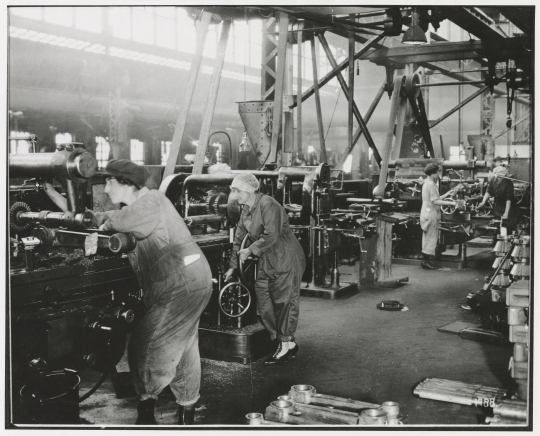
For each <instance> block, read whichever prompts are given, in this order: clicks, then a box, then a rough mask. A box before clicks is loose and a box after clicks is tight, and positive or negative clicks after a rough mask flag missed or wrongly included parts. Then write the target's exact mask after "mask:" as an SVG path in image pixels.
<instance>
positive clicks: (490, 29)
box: [440, 6, 508, 41]
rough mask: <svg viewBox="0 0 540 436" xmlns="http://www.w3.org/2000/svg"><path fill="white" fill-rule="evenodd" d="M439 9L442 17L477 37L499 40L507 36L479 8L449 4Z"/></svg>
mask: <svg viewBox="0 0 540 436" xmlns="http://www.w3.org/2000/svg"><path fill="white" fill-rule="evenodd" d="M440 9H441V12H442V15H443V16H444V17H446V18H447V19H449V20H450V21H452V22H453V23H455V24H457V25H458V26H459V27H461V28H462V29H463V30H465V31H466V32H469V33H470V34H471V35H474V36H476V37H477V38H479V39H484V40H492V41H493V40H496V41H500V40H502V39H505V38H507V37H508V35H507V34H506V33H505V32H504V31H503V30H502V29H501V28H500V27H499V26H498V25H497V23H496V22H495V21H494V20H493V19H491V18H490V17H489V16H488V15H486V14H485V13H484V12H482V10H480V8H475V7H462V6H451V7H444V8H440Z"/></svg>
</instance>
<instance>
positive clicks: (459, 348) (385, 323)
mask: <svg viewBox="0 0 540 436" xmlns="http://www.w3.org/2000/svg"><path fill="white" fill-rule="evenodd" d="M488 272H489V271H486V270H483V271H482V270H472V269H465V270H460V271H457V270H447V269H445V270H438V271H426V270H423V269H421V268H420V267H418V266H410V265H409V266H407V265H394V266H393V276H394V277H395V278H400V277H405V276H408V277H409V282H408V283H407V284H405V285H404V286H402V287H401V288H397V289H382V288H362V289H361V292H360V294H358V295H355V296H352V297H349V298H346V299H342V300H322V299H315V298H306V297H302V299H301V311H300V323H299V326H298V331H297V342H298V344H299V347H300V351H299V353H298V355H297V356H296V358H295V359H294V360H292V361H289V362H287V363H285V364H283V365H279V366H272V367H268V366H267V365H264V363H263V362H262V361H258V362H254V363H252V364H250V365H242V364H239V363H225V362H217V361H211V360H206V359H203V362H202V365H203V375H202V392H201V400H200V404H199V409H198V412H197V414H196V424H198V425H203V426H206V425H208V426H211V425H241V424H243V423H244V420H245V418H244V417H245V415H246V414H247V413H249V412H261V413H264V411H265V409H266V407H267V406H268V405H269V403H270V402H271V401H273V400H274V399H276V398H277V397H278V396H279V395H283V394H286V393H287V392H288V390H289V388H290V386H292V385H294V384H310V385H313V386H315V387H316V389H317V391H318V392H320V393H324V394H329V395H336V396H340V397H347V398H352V399H357V400H361V401H368V402H373V403H378V404H380V403H382V402H383V401H397V402H399V403H400V405H401V411H402V414H403V415H406V416H407V418H406V421H405V424H406V425H413V426H421V425H451V426H455V425H479V424H482V423H483V422H484V416H486V411H485V410H484V409H481V408H477V407H474V406H464V405H458V404H452V403H445V402H439V401H433V400H427V399H421V398H419V397H416V396H415V395H413V393H412V391H413V389H414V387H415V385H416V384H417V383H418V382H420V381H421V380H423V379H424V378H426V377H435V378H446V379H451V380H457V381H462V382H467V383H477V384H478V383H480V384H483V385H487V386H493V387H509V386H510V385H511V378H510V376H509V373H508V370H507V368H508V361H509V358H510V356H511V355H512V348H511V346H497V345H490V344H482V343H478V342H473V341H468V340H462V339H460V338H459V336H455V335H450V334H445V333H440V332H438V331H437V327H441V326H444V325H447V324H450V323H452V322H454V321H464V322H470V323H474V324H477V323H478V317H477V316H476V315H475V314H473V313H471V312H466V311H463V310H462V309H461V308H460V305H461V304H463V303H464V302H465V299H466V295H467V293H469V292H471V291H477V290H478V289H480V288H481V287H482V286H483V284H484V276H485V275H487V274H488ZM355 273H356V269H355V267H343V268H342V280H343V281H352V279H353V276H354V275H356V274H355ZM382 300H399V301H401V302H402V303H404V304H405V305H406V306H407V307H408V308H409V309H410V310H409V311H406V312H402V311H401V312H386V311H381V310H378V309H377V308H376V305H377V303H379V302H380V301H382ZM82 377H83V382H82V383H81V394H82V393H83V392H84V391H86V390H87V389H88V388H90V387H91V386H92V383H93V382H95V380H96V379H97V374H95V373H94V374H92V373H90V372H89V373H83V374H82ZM136 403H137V401H136V400H135V399H134V398H129V399H122V400H120V399H117V398H116V397H115V395H114V391H113V390H112V385H111V383H110V381H107V382H105V383H104V385H103V386H102V387H101V388H100V389H99V390H98V391H97V393H95V394H94V395H92V396H91V397H90V398H89V399H88V400H86V401H85V402H83V403H81V418H82V423H88V424H96V425H120V426H125V425H131V424H133V423H134V422H135V418H136ZM175 409H176V408H175V404H174V397H173V395H172V393H171V392H170V391H169V390H168V389H167V390H165V391H164V392H163V393H162V394H161V395H160V398H159V400H158V404H157V411H156V418H157V421H158V423H159V424H160V425H173V424H174V422H175V417H174V413H175Z"/></svg>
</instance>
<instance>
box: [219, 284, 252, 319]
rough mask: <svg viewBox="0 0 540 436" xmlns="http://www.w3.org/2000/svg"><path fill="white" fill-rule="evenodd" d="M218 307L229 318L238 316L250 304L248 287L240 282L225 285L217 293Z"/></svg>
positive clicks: (244, 311) (245, 310)
mask: <svg viewBox="0 0 540 436" xmlns="http://www.w3.org/2000/svg"><path fill="white" fill-rule="evenodd" d="M218 303H219V308H220V310H221V311H222V312H223V313H224V314H225V315H227V316H228V317H231V318H238V317H239V316H242V315H243V314H244V313H246V312H247V310H248V309H249V306H250V304H251V293H250V292H249V289H248V288H247V287H245V286H244V285H243V284H242V283H240V282H232V283H229V284H228V285H226V286H225V287H224V288H223V289H222V290H221V291H220V293H219V299H218Z"/></svg>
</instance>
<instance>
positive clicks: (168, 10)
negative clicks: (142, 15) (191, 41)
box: [156, 6, 176, 20]
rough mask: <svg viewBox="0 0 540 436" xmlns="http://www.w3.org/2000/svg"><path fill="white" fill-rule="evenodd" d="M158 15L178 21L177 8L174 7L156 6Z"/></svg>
mask: <svg viewBox="0 0 540 436" xmlns="http://www.w3.org/2000/svg"><path fill="white" fill-rule="evenodd" d="M156 15H157V16H159V17H164V18H170V19H171V20H176V8H175V7H174V6H156Z"/></svg>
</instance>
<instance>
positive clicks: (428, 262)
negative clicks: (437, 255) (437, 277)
mask: <svg viewBox="0 0 540 436" xmlns="http://www.w3.org/2000/svg"><path fill="white" fill-rule="evenodd" d="M422 255H423V256H424V260H423V261H422V263H421V264H420V266H421V267H422V268H424V269H437V267H436V266H435V265H433V264H432V263H431V260H430V258H429V254H426V253H422Z"/></svg>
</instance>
